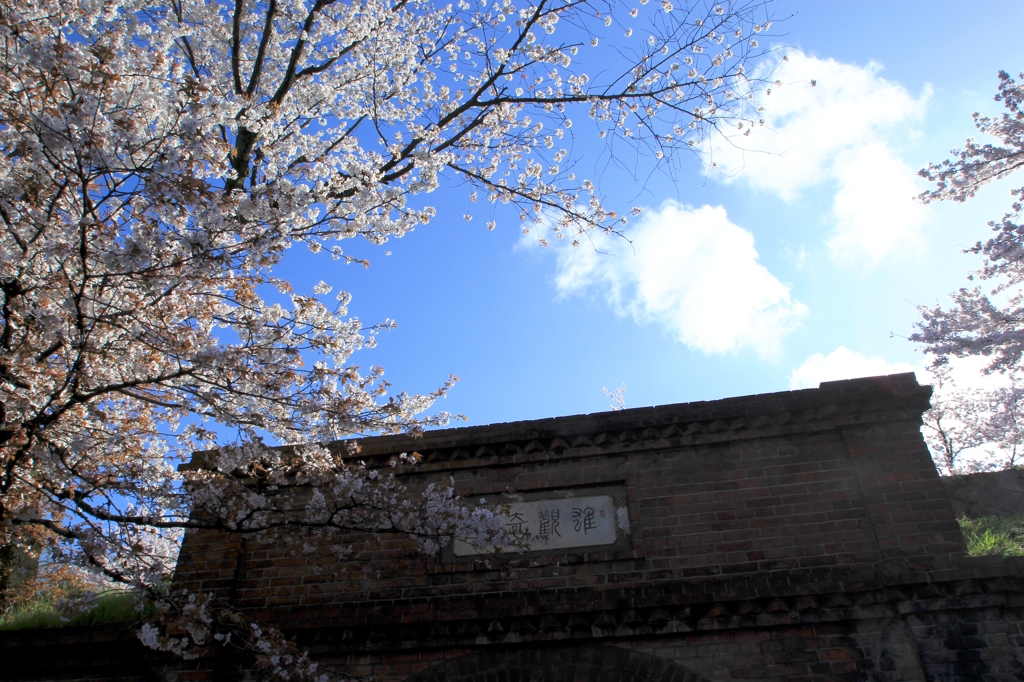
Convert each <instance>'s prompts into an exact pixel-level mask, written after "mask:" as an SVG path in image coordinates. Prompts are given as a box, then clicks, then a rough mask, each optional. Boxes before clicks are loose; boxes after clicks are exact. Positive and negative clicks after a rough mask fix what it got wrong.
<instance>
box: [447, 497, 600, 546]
mask: <svg viewBox="0 0 1024 682" xmlns="http://www.w3.org/2000/svg"><path fill="white" fill-rule="evenodd" d="M504 516H505V527H506V528H507V529H508V530H509V532H511V533H512V534H513V535H516V536H518V537H521V538H529V540H528V541H527V545H526V548H525V551H527V552H542V551H546V550H551V549H566V548H570V547H592V546H596V545H612V544H615V540H616V535H615V526H616V516H615V504H614V502H613V501H612V496H611V495H596V496H593V497H563V498H560V499H550V500H532V501H530V502H517V503H514V504H510V505H509V506H508V513H506V514H505V515H504ZM452 550H453V552H454V554H455V556H471V555H476V554H493V553H494V552H495V551H496V550H495V549H494V548H493V547H477V546H475V545H471V544H469V543H468V542H463V541H461V540H456V541H455V543H454V545H453V547H452ZM506 551H510V552H513V551H515V550H506Z"/></svg>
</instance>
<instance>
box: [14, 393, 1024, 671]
mask: <svg viewBox="0 0 1024 682" xmlns="http://www.w3.org/2000/svg"><path fill="white" fill-rule="evenodd" d="M929 395H930V389H929V388H927V387H921V386H919V385H918V384H917V382H916V380H915V379H914V377H913V375H909V374H908V375H895V376H891V377H878V378H873V379H859V380H853V381H843V382H831V383H827V384H823V385H822V387H821V388H819V389H812V390H805V391H795V392H789V393H778V394H771V395H763V396H751V397H745V398H735V399H729V400H721V401H715V402H707V403H692V404H686V405H672V406H667V407H659V408H644V409H636V410H625V411H621V412H614V413H606V414H599V415H589V416H581V417H566V418H559V419H548V420H541V421H535V422H522V423H515V424H500V425H494V426H485V427H475V428H467V429H452V430H447V431H436V432H431V433H428V434H427V435H426V436H424V437H423V438H422V439H419V440H413V439H409V438H404V437H387V438H367V439H364V440H363V441H361V448H362V450H361V452H360V455H359V456H360V458H361V459H365V460H367V461H368V462H370V463H371V464H375V463H376V464H382V465H383V463H384V462H386V461H387V460H388V459H389V458H390V457H391V456H393V455H394V454H396V453H399V452H411V451H417V452H419V453H420V454H421V455H423V462H422V463H421V464H420V465H419V466H417V467H416V468H410V469H406V470H402V471H401V472H400V473H401V475H402V476H403V477H405V478H406V480H407V481H408V482H409V484H410V485H413V486H418V485H427V484H428V483H431V482H435V483H436V482H444V481H447V480H449V479H450V478H451V479H453V480H454V481H455V485H456V488H457V490H458V492H459V493H460V494H462V495H464V496H465V497H466V498H467V499H471V500H475V499H477V498H480V497H485V498H487V499H489V500H491V501H500V500H506V501H508V500H515V499H518V498H516V497H514V496H515V495H527V496H529V495H533V496H534V498H536V496H537V495H540V494H541V491H551V494H552V495H555V494H559V495H571V494H572V493H573V491H583V492H581V493H580V494H581V495H582V494H584V493H585V494H586V495H593V494H597V493H600V492H601V491H607V494H609V495H614V496H615V499H616V500H621V504H622V515H623V519H621V520H620V521H621V522H620V526H619V530H618V531H617V533H618V534H619V535H618V536H617V537H619V540H618V541H617V542H616V543H615V544H609V545H606V546H596V547H577V548H575V549H567V550H557V551H548V552H541V553H533V554H529V553H528V554H524V555H509V556H504V557H481V556H463V557H459V556H455V555H453V554H451V553H450V552H449V553H447V554H445V555H442V556H438V557H425V556H423V555H421V554H418V553H417V552H416V551H415V550H414V548H413V547H412V546H411V545H410V544H408V543H405V542H402V541H399V540H394V539H390V540H386V541H385V542H383V543H381V544H374V543H372V542H370V541H368V540H367V539H365V538H364V539H360V538H354V539H353V542H354V544H355V549H356V552H355V553H354V555H353V556H354V557H355V559H353V560H351V561H348V562H347V563H344V562H339V560H338V559H337V558H336V557H335V556H334V554H332V553H331V552H329V551H327V549H326V548H324V550H323V551H319V552H315V553H314V554H313V555H312V556H299V557H297V556H293V555H291V554H289V553H288V552H286V551H285V550H284V549H282V548H279V547H274V546H268V545H266V544H261V543H259V542H254V541H249V542H248V543H247V544H242V543H241V541H240V540H239V539H237V538H231V537H225V536H222V535H214V534H209V533H207V534H203V533H192V534H190V535H188V536H187V537H186V540H185V543H184V547H183V549H182V557H181V560H180V563H179V568H178V573H177V575H176V581H177V582H178V584H179V585H180V586H183V587H188V588H192V589H213V590H216V591H217V592H218V593H219V595H220V596H221V597H222V598H225V599H230V600H231V601H232V602H233V603H234V604H235V605H236V606H237V607H238V608H242V609H246V610H249V611H251V612H253V613H255V614H258V615H259V617H261V618H263V619H265V620H267V621H270V622H272V623H274V624H276V625H278V626H280V627H282V628H284V629H285V630H286V631H288V632H289V633H291V634H293V635H294V636H295V637H297V638H298V640H299V641H300V642H301V643H303V644H305V645H306V646H308V647H309V648H310V649H311V651H312V652H313V654H314V656H315V657H316V658H317V659H318V660H320V661H321V662H322V663H323V664H324V665H327V666H330V667H337V668H341V669H344V670H346V671H347V672H350V673H354V674H358V675H364V676H373V677H375V678H376V679H378V680H380V681H381V682H390V681H394V682H399V681H406V680H407V681H408V682H470V678H471V679H472V681H473V682H491V681H492V680H493V682H516V681H519V680H521V681H522V682H527V681H528V680H535V681H536V682H561V681H562V680H565V682H570V681H577V680H578V681H579V682H584V681H586V682H591V681H592V682H639V681H640V680H654V681H664V682H679V681H682V680H693V681H694V682H696V681H698V680H701V681H703V680H807V681H810V680H851V681H852V680H877V681H879V682H882V681H884V682H902V681H910V680H914V681H919V680H920V681H923V680H930V681H931V680H934V681H940V680H941V681H946V680H950V681H952V680H989V681H991V682H996V681H1000V682H1001V681H1004V680H1005V681H1009V680H1021V679H1024V562H1022V561H1020V560H1017V559H1013V558H971V557H967V556H965V554H964V545H963V538H962V536H961V534H960V531H959V527H958V525H957V523H956V519H955V516H954V511H953V508H952V506H951V504H950V500H949V497H948V496H947V493H946V490H945V488H944V486H943V484H942V482H941V481H940V479H939V477H938V474H937V472H936V470H935V467H934V465H933V464H932V462H931V459H930V458H929V455H928V452H927V450H926V448H925V445H924V443H923V441H922V438H921V435H920V430H919V428H920V416H921V413H922V412H923V411H924V410H925V409H927V407H928V398H929ZM196 465H197V466H201V462H197V463H196ZM595 491H597V493H595ZM503 494H504V495H505V496H504V497H502V495H503ZM531 499H533V498H531ZM616 504H619V503H618V502H617V503H616ZM4 641H5V640H4V638H0V646H5V643H4ZM39 646H43V644H40V645H39ZM8 650H10V649H8ZM0 655H2V654H0ZM218 666H219V667H218ZM245 667H246V665H245V661H234V662H229V663H228V664H225V662H224V661H223V660H221V661H219V662H216V664H215V663H214V662H206V663H203V662H198V663H196V664H195V665H193V666H192V667H189V668H187V669H186V668H181V667H176V664H175V663H174V662H173V661H164V660H162V659H161V660H160V661H157V660H156V659H154V660H153V661H152V662H151V664H150V669H151V670H152V673H151V674H152V675H153V676H154V679H156V678H160V679H181V680H185V679H196V680H199V679H227V678H236V677H237V678H238V679H243V677H244V675H245V671H244V668H245ZM0 674H2V673H0ZM94 677H95V676H94ZM44 678H45V679H57V678H56V677H46V676H45V675H44V676H36V677H33V676H31V675H28V674H26V673H24V672H22V673H18V676H15V677H13V678H10V679H44ZM99 678H102V676H100V677H98V678H97V679H99ZM67 679H71V678H67ZM81 679H85V678H84V677H83V678H81Z"/></svg>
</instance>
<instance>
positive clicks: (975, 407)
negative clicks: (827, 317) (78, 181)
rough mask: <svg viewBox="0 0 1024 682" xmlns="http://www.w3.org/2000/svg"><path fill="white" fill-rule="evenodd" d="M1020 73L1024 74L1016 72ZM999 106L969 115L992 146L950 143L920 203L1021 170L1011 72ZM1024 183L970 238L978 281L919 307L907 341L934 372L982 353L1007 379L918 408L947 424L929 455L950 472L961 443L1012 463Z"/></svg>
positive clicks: (961, 194) (1021, 351) (1022, 350)
mask: <svg viewBox="0 0 1024 682" xmlns="http://www.w3.org/2000/svg"><path fill="white" fill-rule="evenodd" d="M1021 78H1022V79H1024V74H1022V75H1021ZM995 100H996V101H997V102H1001V103H1002V104H1003V106H1004V107H1005V111H1004V112H1003V114H1002V115H1001V116H999V117H996V118H989V117H987V116H982V115H981V114H977V113H976V114H974V124H975V127H976V128H977V129H978V131H979V132H980V133H982V134H985V135H989V136H993V137H995V138H997V139H998V141H999V143H997V144H991V143H984V144H982V143H978V142H975V141H974V140H973V139H971V140H967V142H966V144H965V145H964V148H963V149H954V150H953V152H952V154H953V158H952V159H950V160H946V161H943V162H942V163H941V164H932V165H930V166H929V167H928V168H926V169H924V170H922V171H921V173H920V174H921V176H922V177H925V178H927V179H929V180H932V181H934V182H935V183H936V185H937V186H936V189H934V190H932V191H931V192H926V193H925V194H923V195H921V199H922V200H924V201H926V202H928V201H935V200H945V199H951V200H953V201H957V202H963V201H966V200H967V199H969V198H971V197H972V196H974V194H975V192H976V191H977V190H978V188H980V187H981V186H983V185H985V184H987V183H989V182H991V181H993V180H997V179H1000V178H1003V177H1005V176H1006V175H1008V174H1010V173H1012V172H1014V171H1015V170H1019V169H1021V168H1024V108H1022V102H1024V84H1019V83H1017V82H1016V81H1014V80H1013V79H1012V78H1011V77H1010V75H1009V74H1007V73H1006V72H1001V73H1000V74H999V92H998V94H997V95H996V97H995ZM1022 192H1024V188H1018V189H1013V190H1011V191H1010V195H1011V197H1012V200H1011V209H1010V211H1009V212H1007V213H1006V214H1005V215H1004V216H1003V218H1002V219H1001V220H999V221H992V222H990V223H989V226H990V227H991V228H992V230H993V231H994V232H995V236H993V237H992V238H990V239H988V240H986V241H984V242H978V243H977V244H976V245H975V246H974V247H972V248H970V249H968V252H970V253H975V254H979V255H981V256H982V258H983V259H984V260H983V264H982V267H981V268H980V269H979V270H978V271H977V272H976V273H975V274H974V275H973V276H972V277H971V279H972V280H976V281H980V282H981V283H982V284H981V285H976V286H972V287H970V288H967V287H965V288H963V289H960V291H958V292H956V293H955V294H953V295H952V296H951V297H950V298H951V299H952V301H953V305H952V306H951V307H949V308H944V307H942V306H934V307H928V306H922V307H921V308H920V312H921V316H922V318H923V320H922V321H921V322H920V323H918V325H917V327H918V331H917V332H916V333H915V334H913V335H911V337H910V338H911V340H913V341H916V342H918V343H922V344H924V346H925V352H927V353H931V354H932V355H933V356H934V365H935V367H936V369H937V370H938V371H939V376H940V378H944V379H948V375H947V374H944V372H945V369H944V366H945V365H946V364H947V363H948V361H949V360H950V359H951V358H963V357H968V356H982V357H984V358H987V359H988V366H987V368H986V370H987V371H988V372H997V373H1002V374H1004V375H1005V380H1006V385H1003V386H1000V387H998V388H995V389H993V390H989V391H964V390H957V389H955V387H949V388H948V389H947V390H945V391H944V393H945V396H944V397H942V399H941V400H940V401H939V402H938V403H937V404H936V406H935V407H934V408H933V409H932V410H931V412H929V413H927V414H926V426H927V425H928V423H929V421H928V420H931V422H934V424H935V425H937V424H939V422H940V421H941V420H942V419H945V422H946V423H947V424H951V425H952V430H949V429H945V435H943V434H944V430H943V429H940V428H932V431H934V433H935V434H938V435H937V436H936V437H939V440H936V441H934V442H932V443H931V445H932V446H933V447H932V450H933V452H938V453H939V454H940V460H943V463H944V465H945V467H946V468H947V469H948V470H949V471H956V470H957V466H958V465H957V460H956V458H957V456H958V455H959V454H960V452H961V451H962V450H964V449H970V448H972V447H981V446H984V447H985V448H988V449H990V450H992V451H993V452H994V453H995V459H994V460H990V461H996V462H998V463H999V464H1001V465H1006V466H1012V465H1015V464H1017V463H1018V461H1019V456H1020V448H1021V447H1022V445H1024V439H1022V435H1024V433H1022V426H1021V425H1022V423H1024V419H1022V417H1024V413H1022V409H1021V405H1024V400H1022V397H1024V365H1022V357H1024V325H1022V323H1021V320H1022V319H1024V291H1022V289H1021V285H1022V284H1024V225H1021V224H1020V222H1019V221H1020V217H1021V210H1022V209H1021V196H1022Z"/></svg>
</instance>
